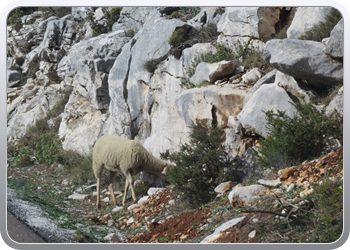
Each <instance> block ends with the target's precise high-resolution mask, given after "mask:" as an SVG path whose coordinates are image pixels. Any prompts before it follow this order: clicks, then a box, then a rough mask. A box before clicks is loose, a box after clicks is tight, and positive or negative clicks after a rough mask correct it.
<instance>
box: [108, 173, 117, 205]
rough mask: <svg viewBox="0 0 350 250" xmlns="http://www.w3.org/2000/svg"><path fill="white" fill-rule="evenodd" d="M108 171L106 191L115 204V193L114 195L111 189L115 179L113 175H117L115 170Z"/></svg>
mask: <svg viewBox="0 0 350 250" xmlns="http://www.w3.org/2000/svg"><path fill="white" fill-rule="evenodd" d="M109 173H110V177H109V185H108V191H109V193H110V195H111V199H112V202H113V205H114V206H116V205H117V200H116V199H115V195H114V191H113V183H114V180H115V177H116V176H117V174H118V173H117V172H113V171H109Z"/></svg>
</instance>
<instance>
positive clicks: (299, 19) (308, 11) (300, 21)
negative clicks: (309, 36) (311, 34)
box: [287, 7, 331, 39]
mask: <svg viewBox="0 0 350 250" xmlns="http://www.w3.org/2000/svg"><path fill="white" fill-rule="evenodd" d="M330 11H331V7H299V8H298V9H297V11H296V13H295V16H294V19H293V21H292V23H291V25H290V27H289V28H288V30H287V37H288V38H289V39H298V38H299V37H300V36H301V35H304V34H305V33H306V31H308V30H310V29H312V28H313V27H314V26H316V25H317V24H319V23H320V22H323V21H325V18H326V16H327V15H328V14H329V13H330Z"/></svg>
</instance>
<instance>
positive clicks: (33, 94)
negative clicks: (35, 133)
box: [7, 83, 69, 141]
mask: <svg viewBox="0 0 350 250" xmlns="http://www.w3.org/2000/svg"><path fill="white" fill-rule="evenodd" d="M26 85H28V86H24V87H23V88H21V89H20V90H19V91H18V94H17V97H16V98H15V99H14V100H12V101H11V100H9V102H8V110H7V139H8V141H12V140H16V139H19V138H21V137H22V136H23V135H24V134H25V133H26V132H27V130H28V129H29V128H30V127H32V126H34V125H35V123H36V121H38V120H39V119H42V118H44V117H45V116H46V115H47V114H48V112H49V111H50V110H52V109H53V107H54V106H55V105H56V104H58V103H59V102H60V101H61V100H62V99H63V97H64V96H65V95H66V94H67V91H68V89H69V88H65V87H62V86H61V85H60V84H52V85H50V86H48V87H43V86H35V85H34V84H31V83H27V84H26ZM29 85H30V86H29Z"/></svg>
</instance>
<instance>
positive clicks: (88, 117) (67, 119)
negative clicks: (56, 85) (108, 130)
mask: <svg viewBox="0 0 350 250" xmlns="http://www.w3.org/2000/svg"><path fill="white" fill-rule="evenodd" d="M105 120H106V114H103V113H102V112H101V111H100V110H96V109H95V108H94V106H93V105H92V104H91V102H90V101H89V100H87V99H86V98H84V97H83V96H81V95H80V94H79V93H74V92H73V93H72V94H71V95H70V98H69V101H68V103H67V104H66V106H65V112H64V114H63V115H62V122H61V125H60V127H59V131H58V135H59V137H60V139H61V140H62V146H63V149H65V150H73V151H76V152H78V153H80V154H82V155H90V154H91V153H92V149H93V145H94V144H95V142H96V141H97V139H98V138H99V136H100V133H101V130H102V127H103V124H104V121H105Z"/></svg>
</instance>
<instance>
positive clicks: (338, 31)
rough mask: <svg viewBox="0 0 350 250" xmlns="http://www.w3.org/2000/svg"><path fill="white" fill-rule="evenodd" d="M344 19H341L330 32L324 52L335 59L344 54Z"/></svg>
mask: <svg viewBox="0 0 350 250" xmlns="http://www.w3.org/2000/svg"><path fill="white" fill-rule="evenodd" d="M343 46H344V19H341V20H340V21H339V22H338V24H337V25H336V26H335V27H334V29H333V30H332V32H331V37H330V38H329V41H328V43H327V45H326V48H325V50H324V53H325V54H326V55H329V56H331V57H332V58H335V59H343V55H344V49H343Z"/></svg>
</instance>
